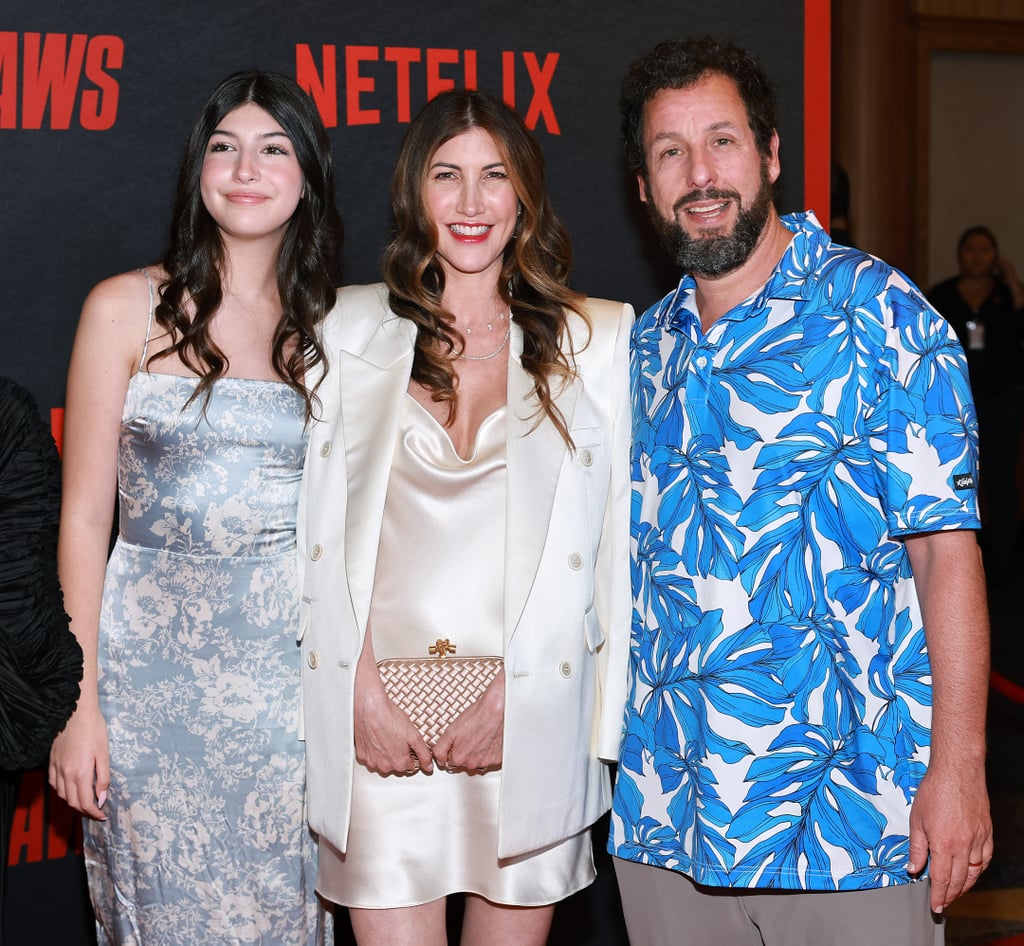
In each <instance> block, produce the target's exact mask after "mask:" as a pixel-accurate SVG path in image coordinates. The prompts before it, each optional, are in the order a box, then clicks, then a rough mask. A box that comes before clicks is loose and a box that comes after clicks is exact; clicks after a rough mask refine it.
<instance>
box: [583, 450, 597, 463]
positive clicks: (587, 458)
mask: <svg viewBox="0 0 1024 946" xmlns="http://www.w3.org/2000/svg"><path fill="white" fill-rule="evenodd" d="M580 463H582V464H583V465H584V466H593V465H594V454H592V453H591V452H590V451H589V450H581V451H580Z"/></svg>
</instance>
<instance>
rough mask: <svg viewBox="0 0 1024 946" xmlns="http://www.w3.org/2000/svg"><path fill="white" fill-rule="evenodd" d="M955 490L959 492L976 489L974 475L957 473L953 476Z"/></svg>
mask: <svg viewBox="0 0 1024 946" xmlns="http://www.w3.org/2000/svg"><path fill="white" fill-rule="evenodd" d="M953 488H954V489H955V490H958V491H962V490H965V489H974V474H973V473H957V474H955V475H954V476H953Z"/></svg>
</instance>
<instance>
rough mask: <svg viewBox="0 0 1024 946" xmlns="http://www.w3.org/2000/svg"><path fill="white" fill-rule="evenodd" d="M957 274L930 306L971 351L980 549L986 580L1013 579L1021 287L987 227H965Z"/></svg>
mask: <svg viewBox="0 0 1024 946" xmlns="http://www.w3.org/2000/svg"><path fill="white" fill-rule="evenodd" d="M956 258H957V263H958V264H959V268H960V272H959V274H958V275H956V276H952V277H950V278H949V279H946V280H944V281H942V282H940V283H939V284H938V285H935V286H932V288H931V289H929V290H928V300H929V301H930V302H931V304H932V305H933V306H935V308H936V309H938V310H939V312H941V313H942V314H943V315H944V316H945V317H946V321H948V322H949V324H950V325H952V326H953V330H954V331H955V332H956V335H957V338H958V339H959V340H960V344H961V345H963V347H964V350H965V351H966V352H967V368H968V370H969V372H970V377H971V390H972V391H973V392H974V403H975V407H976V408H977V411H978V429H979V435H980V450H981V491H982V497H983V500H984V506H985V517H984V521H985V528H984V529H983V530H982V534H981V535H982V545H983V547H984V550H985V569H986V572H987V574H988V577H989V580H990V581H991V582H993V583H994V584H1002V583H1005V582H1006V581H1008V580H1009V578H1010V577H1011V575H1012V574H1013V565H1014V561H1015V558H1016V552H1017V542H1018V537H1019V536H1018V534H1019V521H1018V517H1017V508H1018V501H1019V500H1018V496H1017V457H1018V451H1019V447H1020V430H1021V418H1022V414H1024V285H1021V281H1020V280H1019V279H1018V278H1017V273H1016V271H1015V270H1014V268H1013V266H1012V264H1011V263H1010V261H1009V260H1007V259H1005V258H1003V257H1001V256H1000V255H999V245H998V244H997V243H996V238H995V236H993V234H992V231H991V230H989V229H988V227H968V228H967V229H966V230H965V231H964V232H963V233H962V234H961V235H960V239H959V240H958V241H957V245H956Z"/></svg>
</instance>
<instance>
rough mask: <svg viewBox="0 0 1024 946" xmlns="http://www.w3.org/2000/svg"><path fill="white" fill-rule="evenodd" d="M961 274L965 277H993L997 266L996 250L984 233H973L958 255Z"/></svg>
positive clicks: (965, 241)
mask: <svg viewBox="0 0 1024 946" xmlns="http://www.w3.org/2000/svg"><path fill="white" fill-rule="evenodd" d="M957 258H958V260H959V262H960V272H961V273H962V274H963V275H965V276H975V277H979V276H991V275H992V271H993V269H995V265H996V248H995V246H994V245H993V243H992V241H991V240H990V239H989V238H988V237H987V236H985V234H984V233H973V234H971V235H970V236H969V237H968V238H967V239H966V240H964V244H963V246H961V247H960V251H959V253H958V254H957Z"/></svg>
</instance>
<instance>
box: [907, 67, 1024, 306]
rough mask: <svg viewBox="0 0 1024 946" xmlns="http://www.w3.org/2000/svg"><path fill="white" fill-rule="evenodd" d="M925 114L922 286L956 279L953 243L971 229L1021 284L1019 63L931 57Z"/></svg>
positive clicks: (1022, 110)
mask: <svg viewBox="0 0 1024 946" xmlns="http://www.w3.org/2000/svg"><path fill="white" fill-rule="evenodd" d="M930 109H931V111H930V133H929V142H928V147H929V170H930V174H929V177H930V181H929V188H928V221H929V235H928V270H927V272H926V273H925V274H924V275H923V276H922V279H921V282H922V285H923V286H930V285H932V284H933V283H936V282H938V281H939V280H940V279H944V278H946V277H947V276H953V275H955V274H956V272H957V263H956V241H957V239H958V238H959V236H960V234H961V233H962V232H963V231H964V230H966V229H967V227H970V226H974V225H976V224H982V225H984V226H987V227H988V228H989V229H990V230H992V232H993V233H994V234H995V235H996V239H997V240H998V241H999V249H1000V251H1001V253H1002V255H1003V256H1005V257H1006V258H1007V259H1009V260H1010V262H1011V263H1012V264H1013V265H1014V267H1015V268H1016V270H1017V274H1018V276H1021V277H1022V278H1024V56H1014V55H1002V54H998V53H993V54H991V55H989V54H982V53H956V52H941V53H935V54H933V56H932V61H931V90H930Z"/></svg>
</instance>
